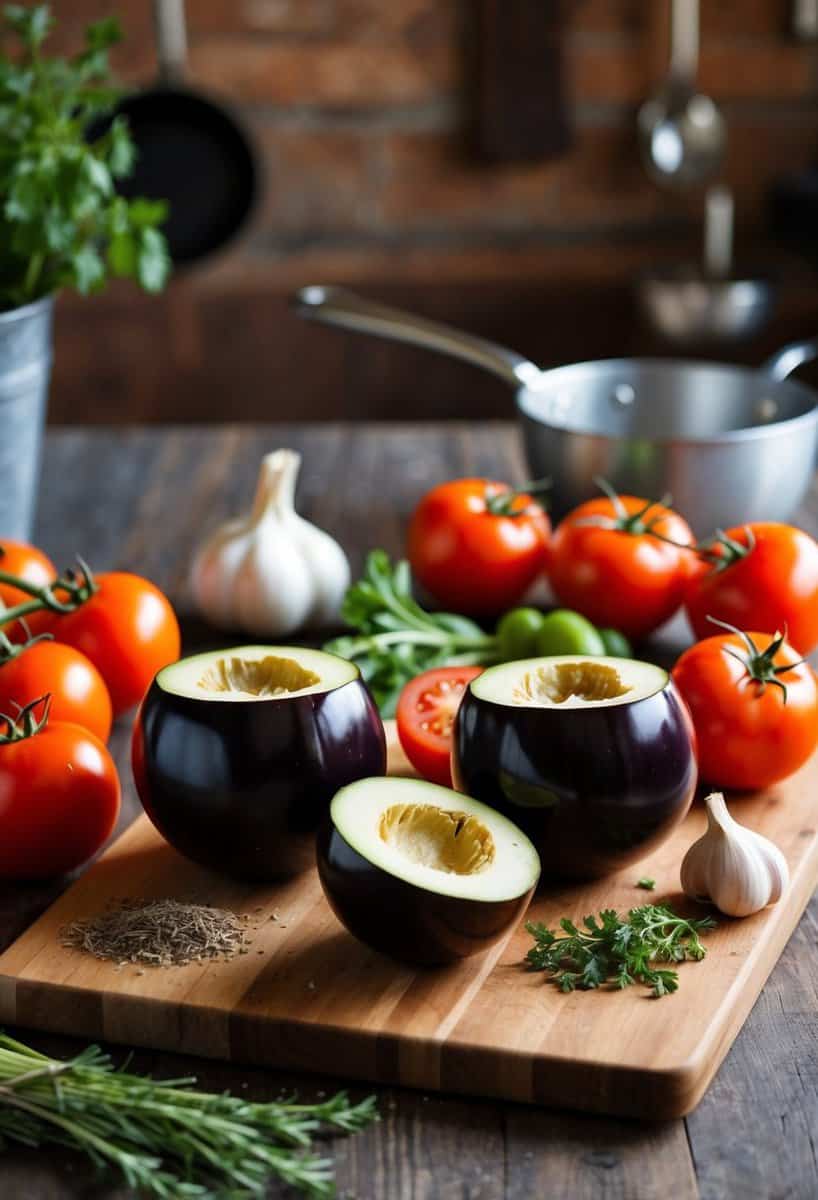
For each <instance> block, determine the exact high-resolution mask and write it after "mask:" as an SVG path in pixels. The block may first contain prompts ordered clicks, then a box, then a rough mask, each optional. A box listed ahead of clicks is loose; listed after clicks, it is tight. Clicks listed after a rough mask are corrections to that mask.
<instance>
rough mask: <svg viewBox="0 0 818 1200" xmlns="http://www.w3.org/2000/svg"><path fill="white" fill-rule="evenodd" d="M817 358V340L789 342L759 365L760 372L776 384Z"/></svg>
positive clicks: (808, 339)
mask: <svg viewBox="0 0 818 1200" xmlns="http://www.w3.org/2000/svg"><path fill="white" fill-rule="evenodd" d="M814 358H818V338H807V339H806V340H805V341H803V342H789V343H788V344H787V345H786V346H782V347H781V349H780V350H778V351H777V352H776V353H775V354H773V355H771V357H770V358H768V359H767V360H766V361H765V362H763V363H762V364H761V370H762V371H764V372H765V373H766V374H767V375H769V376H771V377H772V378H773V379H775V380H776V382H780V381H781V380H782V379H786V378H787V377H788V376H790V375H792V373H793V371H797V370H798V368H799V367H800V366H802V365H803V364H804V363H807V362H812V360H813V359H814Z"/></svg>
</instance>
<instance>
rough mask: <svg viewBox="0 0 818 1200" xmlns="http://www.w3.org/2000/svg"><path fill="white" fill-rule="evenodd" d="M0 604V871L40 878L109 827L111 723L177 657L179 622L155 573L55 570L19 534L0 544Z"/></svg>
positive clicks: (114, 799)
mask: <svg viewBox="0 0 818 1200" xmlns="http://www.w3.org/2000/svg"><path fill="white" fill-rule="evenodd" d="M0 605H2V609H3V613H2V614H0V615H4V616H5V622H4V624H3V628H2V631H0V797H2V806H0V817H1V818H2V836H0V878H16V879H24V878H31V877H45V876H48V875H53V874H59V873H63V872H65V871H68V870H72V869H73V868H74V867H77V866H79V865H80V864H81V863H83V862H84V861H85V860H86V859H87V858H89V857H90V856H91V855H92V854H94V853H95V852H96V851H97V850H98V849H99V848H100V846H101V845H102V844H103V842H105V840H106V839H107V838H108V836H109V835H110V833H111V830H112V829H113V826H114V824H115V822H116V817H117V814H118V811H119V779H118V776H117V772H116V767H115V766H114V762H113V760H112V758H111V756H110V754H109V753H108V750H107V749H106V746H105V743H106V741H107V740H108V736H109V734H110V731H111V723H112V720H113V718H114V717H115V716H117V715H118V714H120V713H122V712H124V711H126V710H127V709H129V708H131V707H132V706H133V705H134V704H136V703H138V701H139V700H140V699H141V698H142V696H143V694H144V692H145V691H146V689H147V687H148V685H149V684H150V682H151V680H152V679H153V677H154V675H155V674H156V672H157V671H158V670H160V669H161V668H162V667H164V666H166V665H167V664H168V663H170V662H173V661H175V659H177V658H178V657H179V651H180V636H179V626H178V623H177V621H176V616H175V614H174V612H173V609H172V607H171V605H170V603H169V601H168V600H167V598H166V597H165V596H164V595H163V594H162V593H161V592H160V591H159V589H158V588H156V587H155V586H154V585H153V584H152V583H150V582H149V581H148V580H146V579H141V578H140V577H139V576H137V575H130V574H126V573H124V572H118V571H113V572H108V573H106V574H100V575H98V576H96V577H93V576H92V575H91V573H90V572H89V571H88V569H87V568H85V567H84V566H81V567H80V568H79V569H75V570H71V571H67V572H66V573H65V575H63V576H59V575H58V573H57V570H56V568H55V566H54V564H53V563H52V562H51V561H50V560H49V559H48V558H47V557H46V555H45V554H43V553H42V551H40V550H38V549H36V548H35V547H33V546H29V545H26V544H24V543H20V542H10V541H6V542H3V543H2V545H0Z"/></svg>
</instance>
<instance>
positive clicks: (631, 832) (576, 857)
mask: <svg viewBox="0 0 818 1200" xmlns="http://www.w3.org/2000/svg"><path fill="white" fill-rule="evenodd" d="M503 669H504V670H507V668H503ZM498 670H500V668H498ZM488 675H489V672H486V673H485V676H488ZM489 684H490V681H489V680H488V679H486V680H485V683H484V684H483V690H484V691H487V690H488V687H489ZM521 697H522V701H521V702H516V703H515V702H501V703H498V702H496V701H494V700H492V699H490V698H487V696H486V695H483V696H480V695H475V691H474V688H473V687H469V688H468V689H467V690H466V693H465V695H464V698H463V700H462V702H461V705H460V708H459V711H458V714H457V717H456V721H455V728H454V735H453V775H454V779H455V786H456V787H457V788H458V790H460V791H463V792H465V793H466V794H467V795H469V796H474V797H475V798H476V799H478V800H481V801H482V802H483V803H484V804H488V805H490V806H492V807H493V808H496V809H497V810H498V811H499V812H501V813H503V814H504V815H505V816H507V817H508V818H509V819H510V820H512V821H514V822H515V823H516V824H517V825H519V826H520V828H521V829H523V830H524V831H525V832H526V833H527V834H528V836H529V837H530V838H531V840H532V841H533V843H534V845H535V846H536V848H537V850H538V851H539V854H540V859H541V861H542V867H543V875H542V878H543V879H548V878H554V877H558V878H573V879H588V878H598V877H600V876H603V875H606V874H609V873H610V872H612V871H615V870H617V869H619V868H620V867H623V866H625V865H627V864H628V863H631V862H634V861H636V860H638V859H640V858H643V857H644V856H645V855H646V854H648V853H649V852H650V851H651V850H652V849H654V848H655V847H656V846H657V845H659V844H660V843H661V842H662V841H664V839H665V838H666V837H667V836H668V834H669V833H670V832H671V830H672V829H673V828H674V827H675V826H676V825H677V824H678V823H679V822H680V821H681V820H682V818H683V817H684V816H685V814H686V813H687V811H688V809H689V807H690V804H691V801H692V799H693V795H694V791H695V787H696V779H697V767H696V754H695V740H694V734H693V727H692V722H691V719H690V715H689V713H688V711H687V708H686V706H685V704H684V701H683V700H682V699H681V697H680V696H679V694H678V692H677V691H676V689H675V688H674V686H673V684H672V683H671V682H670V681H668V682H666V683H665V685H664V686H663V687H661V688H660V689H659V690H657V691H654V692H653V693H652V694H648V695H642V696H639V695H638V694H637V695H635V696H634V698H633V699H630V698H629V696H628V694H627V693H626V692H623V693H622V695H621V697H616V696H613V697H604V696H603V697H600V698H598V700H597V702H596V703H589V704H587V705H585V706H583V705H582V704H581V703H571V704H570V706H568V705H564V704H563V705H561V704H560V703H558V702H553V703H550V704H547V705H544V706H538V705H537V704H536V703H534V702H532V701H531V698H530V697H528V698H526V696H525V695H524V694H523V693H521Z"/></svg>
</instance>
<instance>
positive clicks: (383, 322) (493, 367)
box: [292, 284, 542, 388]
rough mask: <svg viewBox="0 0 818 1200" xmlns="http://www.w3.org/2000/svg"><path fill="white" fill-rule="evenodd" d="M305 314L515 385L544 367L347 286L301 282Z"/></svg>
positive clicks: (298, 298)
mask: <svg viewBox="0 0 818 1200" xmlns="http://www.w3.org/2000/svg"><path fill="white" fill-rule="evenodd" d="M292 305H293V308H294V309H295V311H296V312H297V313H298V314H299V316H302V317H305V318H306V319H307V320H310V321H320V322H322V323H323V324H325V325H336V326H339V327H340V328H342V329H352V330H355V331H356V332H359V333H371V334H374V335H375V336H376V337H382V338H390V339H391V340H393V341H397V342H409V343H411V344H412V345H414V346H423V347H425V348H426V349H427V350H437V351H439V352H440V353H441V354H447V355H449V356H450V357H452V358H460V359H463V360H464V361H465V362H469V363H472V364H473V365H474V366H476V367H482V368H483V369H484V370H486V371H491V372H492V373H493V374H494V375H498V376H499V377H500V378H501V379H503V380H504V381H505V382H506V383H509V384H511V386H512V387H514V388H519V387H535V386H536V384H537V381H538V380H539V379H540V377H541V375H542V372H541V371H540V368H539V367H537V366H536V365H535V364H534V363H532V362H529V361H528V359H526V358H523V357H522V355H520V354H516V353H515V352H514V351H513V350H507V349H506V348H505V347H504V346H498V345H496V343H494V342H490V341H487V340H486V339H485V338H480V337H475V336H474V335H472V334H469V333H461V331H460V330H458V329H453V328H452V327H451V326H450V325H444V324H443V323H442V322H439V321H429V320H427V319H426V318H425V317H416V316H414V315H412V314H411V313H406V312H402V311H401V310H399V309H396V308H389V307H387V306H386V305H385V304H377V303H375V302H374V301H372V300H365V299H364V298H363V297H362V296H357V295H355V293H354V292H349V291H347V290H346V289H345V288H340V287H331V286H325V285H324V284H311V285H310V286H309V287H304V288H301V290H300V291H299V292H296V294H295V296H294V297H293V299H292Z"/></svg>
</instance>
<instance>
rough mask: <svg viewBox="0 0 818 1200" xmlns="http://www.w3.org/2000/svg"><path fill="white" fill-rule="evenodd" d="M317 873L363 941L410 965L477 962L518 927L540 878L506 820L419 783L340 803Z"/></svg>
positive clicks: (327, 827)
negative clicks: (472, 957) (470, 958)
mask: <svg viewBox="0 0 818 1200" xmlns="http://www.w3.org/2000/svg"><path fill="white" fill-rule="evenodd" d="M317 863H318V874H319V878H320V880H321V884H322V886H323V888H324V892H325V894H326V896H327V899H328V901H329V903H330V905H331V907H332V909H333V911H334V912H335V914H336V916H337V917H338V919H339V920H340V921H341V923H342V924H343V925H345V926H346V927H347V929H348V930H349V931H350V933H352V934H353V935H354V936H355V937H357V938H358V939H359V940H360V941H362V942H364V943H366V944H367V945H369V946H371V947H373V948H374V949H376V950H379V951H381V952H382V953H384V954H388V955H391V956H392V957H393V958H397V959H400V960H402V961H404V962H409V963H414V964H419V965H424V966H435V965H439V964H444V963H450V962H454V961H456V960H457V959H460V958H466V957H468V956H469V955H472V954H477V953H479V952H480V951H483V950H485V949H487V947H489V946H490V945H492V944H493V943H494V942H496V941H497V940H498V939H500V938H502V937H503V936H504V935H505V934H507V933H508V932H509V930H510V929H511V928H512V927H513V926H514V925H516V923H517V922H518V921H519V919H520V917H521V916H522V914H523V913H524V912H525V910H526V907H527V906H528V903H529V901H530V899H531V896H532V895H533V892H534V888H535V887H536V883H537V879H538V877H539V873H540V863H539V859H538V857H537V852H536V850H535V849H534V847H533V846H532V845H531V843H530V841H529V840H528V838H527V837H526V836H525V835H524V834H523V833H522V832H521V830H520V829H518V828H517V827H516V826H515V825H513V824H512V823H511V822H509V821H507V820H506V819H505V818H504V817H503V816H502V815H501V814H499V813H497V812H495V811H494V810H493V809H488V808H486V807H485V805H481V804H479V803H476V802H475V801H474V800H472V799H470V798H468V797H465V796H461V795H458V794H457V793H456V792H453V791H452V790H451V789H449V788H442V787H439V786H437V785H436V784H431V783H426V782H425V781H423V780H416V779H380V780H377V779H364V780H360V781H359V782H358V783H355V784H352V785H351V786H350V787H348V788H345V789H343V791H341V792H339V794H338V795H337V796H336V797H335V798H334V799H333V802H332V805H331V806H330V811H329V814H328V819H327V820H326V821H325V822H324V823H323V824H322V827H321V830H320V831H319V835H318V843H317Z"/></svg>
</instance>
